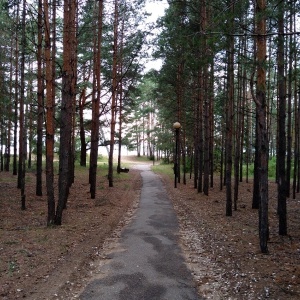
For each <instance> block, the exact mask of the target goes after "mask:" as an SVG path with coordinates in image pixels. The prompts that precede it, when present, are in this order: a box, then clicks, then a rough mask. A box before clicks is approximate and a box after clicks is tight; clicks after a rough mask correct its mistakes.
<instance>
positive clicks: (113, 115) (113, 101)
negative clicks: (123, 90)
mask: <svg viewBox="0 0 300 300" xmlns="http://www.w3.org/2000/svg"><path fill="white" fill-rule="evenodd" d="M118 16H119V13H118V0H115V12H114V45H113V66H112V95H111V123H110V150H109V158H108V181H109V187H113V160H114V146H115V128H116V103H117V91H118V81H117V68H118V66H117V63H118V18H119V17H118Z"/></svg>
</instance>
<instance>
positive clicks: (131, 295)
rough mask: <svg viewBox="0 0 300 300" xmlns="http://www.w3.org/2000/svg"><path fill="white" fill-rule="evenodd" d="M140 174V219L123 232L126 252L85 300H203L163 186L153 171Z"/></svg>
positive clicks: (91, 285)
mask: <svg viewBox="0 0 300 300" xmlns="http://www.w3.org/2000/svg"><path fill="white" fill-rule="evenodd" d="M139 168H140V169H142V172H141V175H142V179H143V186H142V190H141V199H140V203H139V207H138V209H137V211H136V212H135V215H134V218H133V220H132V222H131V223H130V224H128V225H127V226H126V227H125V228H124V230H123V231H122V234H121V238H120V241H119V244H120V247H118V250H116V251H115V252H113V253H112V254H111V257H110V260H109V262H108V263H107V264H105V265H104V266H102V271H101V273H102V276H101V277H100V278H96V279H94V280H93V281H91V282H90V283H89V284H88V285H87V286H86V287H85V289H84V291H83V292H82V293H81V295H80V297H79V299H82V300H93V299H95V300H96V299H97V300H150V299H151V300H196V299H201V298H200V297H199V296H198V295H197V292H196V288H195V285H194V283H193V278H192V275H191V274H190V272H189V271H188V269H187V267H186V265H185V263H184V259H183V256H182V253H181V250H180V247H179V246H178V223H177V218H176V215H175V212H174V210H173V207H172V205H171V202H170V200H169V198H168V195H167V192H166V190H165V188H164V186H163V184H162V181H161V180H160V178H159V177H158V176H157V175H155V174H154V173H153V172H152V171H150V169H149V166H139ZM120 249H121V250H120Z"/></svg>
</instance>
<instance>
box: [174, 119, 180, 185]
mask: <svg viewBox="0 0 300 300" xmlns="http://www.w3.org/2000/svg"><path fill="white" fill-rule="evenodd" d="M180 127H181V124H180V123H179V122H175V123H174V124H173V128H174V129H175V158H174V188H177V178H178V167H179V166H178V145H179V129H180Z"/></svg>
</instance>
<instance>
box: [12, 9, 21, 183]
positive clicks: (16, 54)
mask: <svg viewBox="0 0 300 300" xmlns="http://www.w3.org/2000/svg"><path fill="white" fill-rule="evenodd" d="M18 27H19V4H17V12H16V31H15V47H16V48H15V66H16V67H15V82H14V85H15V100H14V156H13V175H17V174H18V164H17V148H18V145H17V132H18V105H19V36H18ZM17 186H18V188H21V184H20V181H19V177H18V184H17Z"/></svg>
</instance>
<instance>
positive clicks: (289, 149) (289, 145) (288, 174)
mask: <svg viewBox="0 0 300 300" xmlns="http://www.w3.org/2000/svg"><path fill="white" fill-rule="evenodd" d="M290 5H291V8H290V19H289V21H290V32H293V16H294V10H293V6H294V5H295V4H290ZM294 51H295V46H294V45H293V36H292V35H290V37H289V69H288V74H289V75H288V110H287V116H288V121H287V157H286V196H287V197H288V198H289V197H290V186H291V168H292V80H293V76H292V72H293V52H294ZM295 99H296V98H295Z"/></svg>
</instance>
